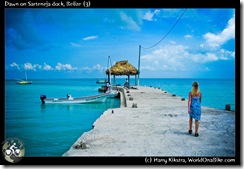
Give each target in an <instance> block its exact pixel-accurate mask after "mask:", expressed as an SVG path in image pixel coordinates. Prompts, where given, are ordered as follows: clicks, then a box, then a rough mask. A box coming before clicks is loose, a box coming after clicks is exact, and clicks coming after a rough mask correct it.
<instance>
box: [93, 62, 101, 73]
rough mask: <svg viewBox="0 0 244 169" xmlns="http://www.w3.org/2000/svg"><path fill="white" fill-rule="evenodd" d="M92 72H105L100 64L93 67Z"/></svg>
mask: <svg viewBox="0 0 244 169" xmlns="http://www.w3.org/2000/svg"><path fill="white" fill-rule="evenodd" d="M92 70H98V71H99V72H102V71H104V68H103V67H102V66H101V65H100V64H96V65H95V66H93V67H92Z"/></svg>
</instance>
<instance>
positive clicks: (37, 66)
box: [24, 62, 42, 71]
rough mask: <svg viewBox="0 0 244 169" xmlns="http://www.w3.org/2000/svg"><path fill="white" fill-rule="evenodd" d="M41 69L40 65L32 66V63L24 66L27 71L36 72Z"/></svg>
mask: <svg viewBox="0 0 244 169" xmlns="http://www.w3.org/2000/svg"><path fill="white" fill-rule="evenodd" d="M41 68H42V66H41V65H39V64H32V63H29V62H27V63H25V64H24V69H25V70H34V71H36V70H37V69H41Z"/></svg>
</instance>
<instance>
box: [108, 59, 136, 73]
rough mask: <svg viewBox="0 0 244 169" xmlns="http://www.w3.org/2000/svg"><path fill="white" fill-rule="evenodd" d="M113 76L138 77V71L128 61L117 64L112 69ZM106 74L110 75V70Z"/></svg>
mask: <svg viewBox="0 0 244 169" xmlns="http://www.w3.org/2000/svg"><path fill="white" fill-rule="evenodd" d="M110 71H111V75H115V76H122V75H127V76H129V75H137V74H138V70H137V69H136V68H135V67H134V66H132V65H131V64H130V63H128V60H123V61H119V62H116V63H115V65H114V66H112V67H111V68H110ZM106 74H109V69H107V70H106Z"/></svg>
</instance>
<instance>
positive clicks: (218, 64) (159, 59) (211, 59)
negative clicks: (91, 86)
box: [5, 8, 235, 79]
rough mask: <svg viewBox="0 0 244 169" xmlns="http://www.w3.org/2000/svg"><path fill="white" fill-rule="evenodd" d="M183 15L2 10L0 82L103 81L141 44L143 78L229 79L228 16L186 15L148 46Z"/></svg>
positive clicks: (134, 59) (227, 12) (133, 60)
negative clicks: (0, 74)
mask: <svg viewBox="0 0 244 169" xmlns="http://www.w3.org/2000/svg"><path fill="white" fill-rule="evenodd" d="M184 10H185V9H183V8H182V9H180V8H175V9H162V8H161V9H155V8H153V9H149V8H148V9H146V8H142V9H140V8H138V9H137V8H135V9H133V8H132V9H131V8H130V9H123V8H121V9H119V8H118V9H99V8H97V9H96V8H94V9H92V8H91V9H71V8H70V9H44V8H40V9H35V8H33V9H31V8H30V9H28V8H27V9H6V10H5V79H23V78H24V76H25V75H24V72H25V71H26V72H27V74H28V78H29V79H43V78H104V77H105V70H106V69H107V62H108V56H110V57H111V61H112V63H113V64H115V62H117V61H121V60H128V61H129V63H130V64H132V65H133V66H135V67H136V68H138V58H139V45H141V46H142V49H141V60H140V63H141V64H140V72H141V74H140V77H141V78H235V10H234V9H228V8H223V9H222V8H217V9H213V8H206V9H201V8H196V9H194V8H190V9H187V10H186V11H185V13H184V14H183V16H182V18H181V19H180V20H179V22H177V24H176V25H175V27H174V28H173V29H172V31H171V32H170V33H169V34H168V35H167V36H166V37H165V38H164V39H163V40H162V41H161V42H160V43H158V44H157V45H156V46H154V45H155V44H156V43H157V42H159V41H160V40H161V39H162V38H163V37H164V36H165V35H166V34H167V33H168V32H169V30H170V29H171V28H172V26H173V25H174V24H175V23H176V21H177V20H178V19H179V18H180V16H181V15H182V13H183V12H184ZM151 46H154V47H152V48H150V49H146V48H148V47H151Z"/></svg>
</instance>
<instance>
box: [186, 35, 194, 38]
mask: <svg viewBox="0 0 244 169" xmlns="http://www.w3.org/2000/svg"><path fill="white" fill-rule="evenodd" d="M184 37H185V38H186V39H191V38H193V36H192V35H185V36H184Z"/></svg>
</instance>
